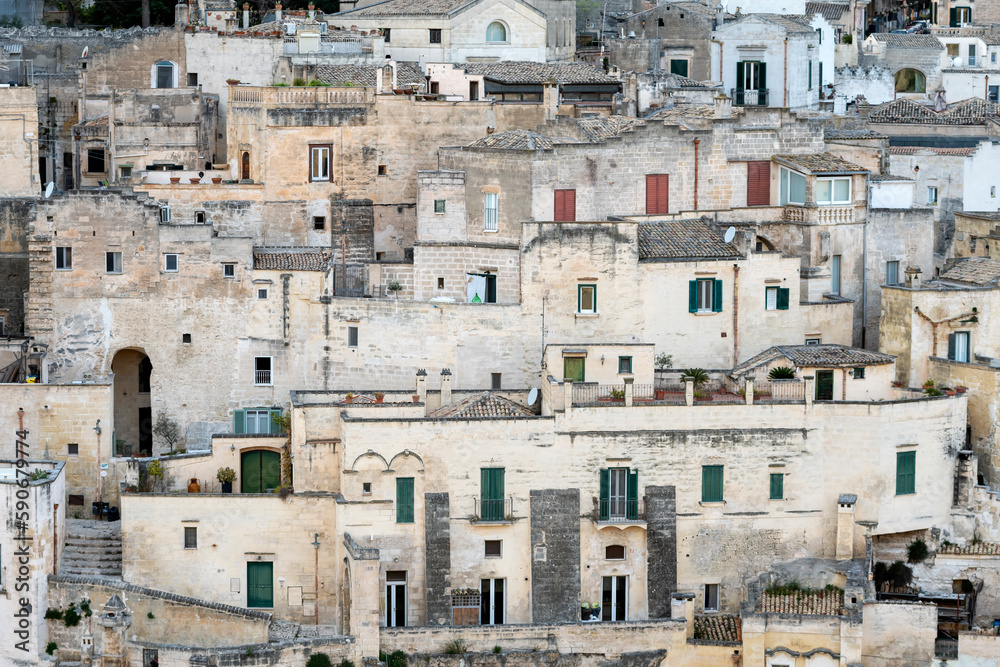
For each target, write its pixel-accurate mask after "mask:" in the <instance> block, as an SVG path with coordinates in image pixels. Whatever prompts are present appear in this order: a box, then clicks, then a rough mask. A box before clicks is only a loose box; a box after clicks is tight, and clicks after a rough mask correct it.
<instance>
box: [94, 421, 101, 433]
mask: <svg viewBox="0 0 1000 667" xmlns="http://www.w3.org/2000/svg"><path fill="white" fill-rule="evenodd" d="M94 430H95V431H97V435H100V434H101V420H100V419H98V420H97V426H95V427H94Z"/></svg>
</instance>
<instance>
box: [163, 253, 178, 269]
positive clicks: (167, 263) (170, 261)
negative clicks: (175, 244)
mask: <svg viewBox="0 0 1000 667" xmlns="http://www.w3.org/2000/svg"><path fill="white" fill-rule="evenodd" d="M163 270H164V271H170V272H175V271H177V255H175V254H173V253H167V254H166V255H164V256H163Z"/></svg>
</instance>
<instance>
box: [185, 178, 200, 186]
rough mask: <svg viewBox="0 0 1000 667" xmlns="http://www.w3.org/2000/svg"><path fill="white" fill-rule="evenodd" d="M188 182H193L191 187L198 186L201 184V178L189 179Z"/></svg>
mask: <svg viewBox="0 0 1000 667" xmlns="http://www.w3.org/2000/svg"><path fill="white" fill-rule="evenodd" d="M188 180H189V181H191V185H198V184H199V183H201V179H200V178H189V179H188Z"/></svg>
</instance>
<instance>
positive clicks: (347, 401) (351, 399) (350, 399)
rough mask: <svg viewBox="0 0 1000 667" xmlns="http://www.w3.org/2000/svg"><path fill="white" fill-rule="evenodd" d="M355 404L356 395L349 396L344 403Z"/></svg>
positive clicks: (345, 397)
mask: <svg viewBox="0 0 1000 667" xmlns="http://www.w3.org/2000/svg"><path fill="white" fill-rule="evenodd" d="M353 402H354V394H348V395H347V396H344V403H353Z"/></svg>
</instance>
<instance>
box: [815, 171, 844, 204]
mask: <svg viewBox="0 0 1000 667" xmlns="http://www.w3.org/2000/svg"><path fill="white" fill-rule="evenodd" d="M816 203H817V204H818V205H820V206H824V205H830V204H849V203H851V179H850V178H817V179H816Z"/></svg>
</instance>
